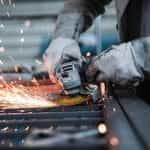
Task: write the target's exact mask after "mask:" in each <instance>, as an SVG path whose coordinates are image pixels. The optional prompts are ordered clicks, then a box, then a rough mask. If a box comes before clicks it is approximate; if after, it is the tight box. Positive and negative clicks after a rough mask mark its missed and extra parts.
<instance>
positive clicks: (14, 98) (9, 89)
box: [0, 79, 56, 109]
mask: <svg viewBox="0 0 150 150" xmlns="http://www.w3.org/2000/svg"><path fill="white" fill-rule="evenodd" d="M1 81H2V79H1ZM54 106H56V104H54V103H53V102H51V101H48V100H46V99H45V97H43V96H39V95H37V94H36V93H35V92H32V91H30V90H28V89H27V88H26V87H25V86H23V85H12V84H9V83H6V82H5V81H4V80H3V84H1V85H0V108H2V109H13V108H43V107H54Z"/></svg>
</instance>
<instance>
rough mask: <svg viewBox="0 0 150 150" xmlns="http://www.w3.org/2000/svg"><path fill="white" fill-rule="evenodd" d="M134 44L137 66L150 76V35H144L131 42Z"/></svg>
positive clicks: (146, 76)
mask: <svg viewBox="0 0 150 150" xmlns="http://www.w3.org/2000/svg"><path fill="white" fill-rule="evenodd" d="M131 43H132V46H133V49H134V51H133V53H134V54H133V56H134V59H135V62H136V65H137V68H138V69H139V70H140V71H141V72H142V73H143V74H144V75H145V78H149V77H150V37H143V38H139V39H137V40H134V41H132V42H131Z"/></svg>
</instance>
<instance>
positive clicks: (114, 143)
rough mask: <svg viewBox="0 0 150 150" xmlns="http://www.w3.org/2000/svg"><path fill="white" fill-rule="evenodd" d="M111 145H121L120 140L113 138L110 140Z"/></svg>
mask: <svg viewBox="0 0 150 150" xmlns="http://www.w3.org/2000/svg"><path fill="white" fill-rule="evenodd" d="M110 144H111V145H112V146H117V145H118V144H119V139H118V138H117V137H111V138H110Z"/></svg>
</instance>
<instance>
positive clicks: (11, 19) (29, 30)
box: [0, 0, 119, 68]
mask: <svg viewBox="0 0 150 150" xmlns="http://www.w3.org/2000/svg"><path fill="white" fill-rule="evenodd" d="M63 5H64V0H1V1H0V68H5V67H7V66H9V67H11V66H14V65H17V64H23V65H30V66H40V65H41V63H42V62H41V60H42V59H41V58H42V54H43V52H44V51H45V50H46V48H47V47H48V45H49V44H50V41H51V35H52V32H53V30H54V28H55V22H56V19H57V15H58V14H59V12H60V11H61V9H62V8H63ZM118 42H119V38H118V33H117V30H116V13H115V9H114V3H111V4H110V5H109V6H107V8H106V13H105V14H104V15H103V16H101V17H98V19H96V21H95V23H94V24H93V26H92V27H91V28H90V29H89V30H88V31H87V32H86V33H84V34H82V36H81V38H80V45H81V49H82V50H88V49H90V50H92V49H99V50H100V49H106V48H107V47H108V46H110V45H111V44H116V43H118Z"/></svg>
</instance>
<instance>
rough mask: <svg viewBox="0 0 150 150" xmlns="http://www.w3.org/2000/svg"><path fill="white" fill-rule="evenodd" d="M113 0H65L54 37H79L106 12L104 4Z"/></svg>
mask: <svg viewBox="0 0 150 150" xmlns="http://www.w3.org/2000/svg"><path fill="white" fill-rule="evenodd" d="M111 1H112V0H65V3H64V9H63V10H62V12H61V13H60V15H59V16H58V19H57V23H56V29H55V32H54V35H53V38H56V37H66V38H73V39H76V40H77V39H78V37H79V35H80V33H81V32H84V31H85V30H86V29H87V28H88V27H89V26H90V25H91V24H92V22H93V20H94V19H95V17H97V16H98V15H99V14H102V13H104V6H105V5H106V4H108V3H109V2H111Z"/></svg>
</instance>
